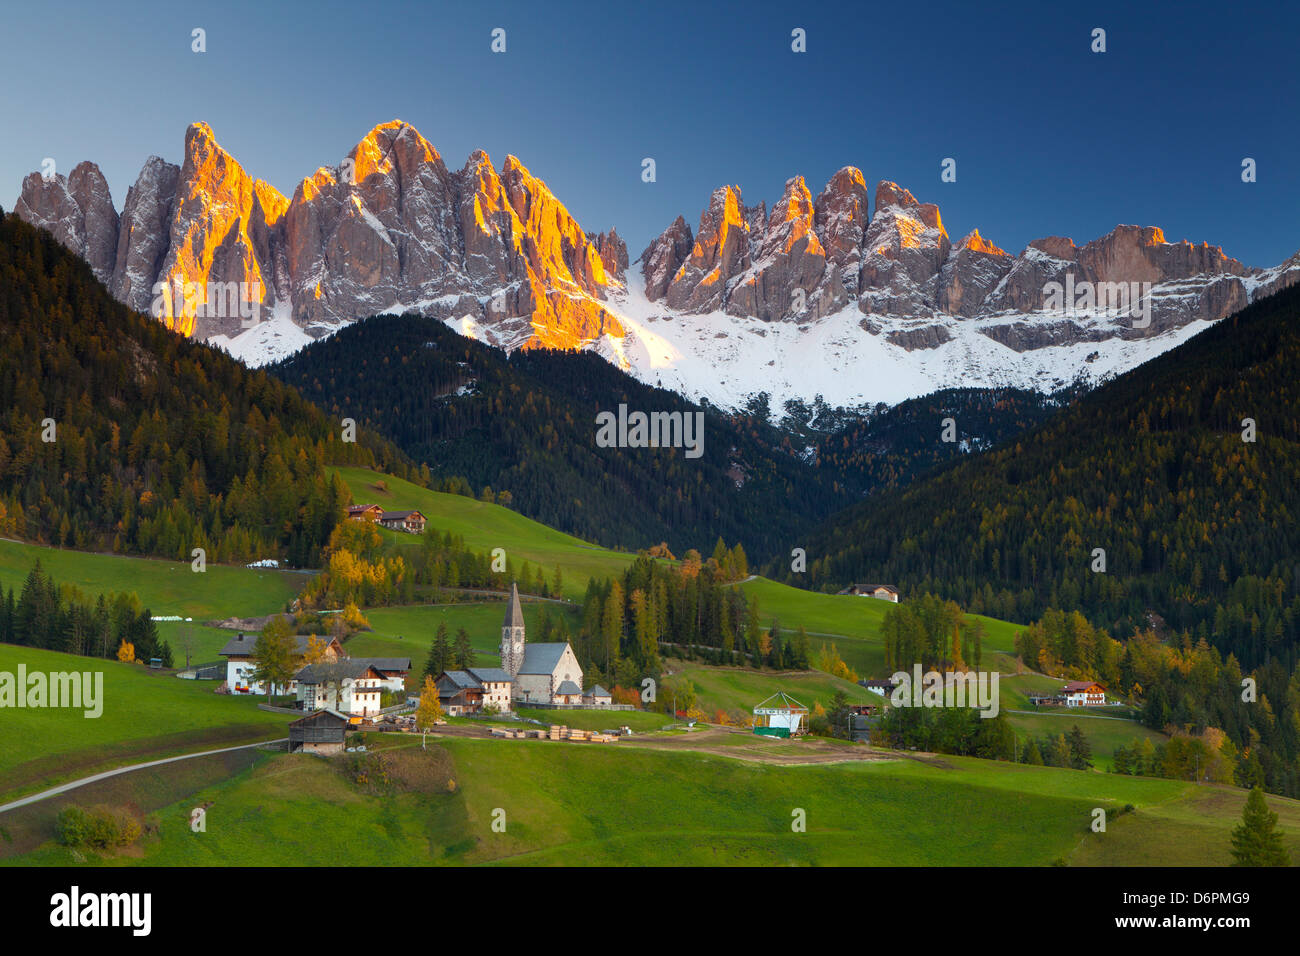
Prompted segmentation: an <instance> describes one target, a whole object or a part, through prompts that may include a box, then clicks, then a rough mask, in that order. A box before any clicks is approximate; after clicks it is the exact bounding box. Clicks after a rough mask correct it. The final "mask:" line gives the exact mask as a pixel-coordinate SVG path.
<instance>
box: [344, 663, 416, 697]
mask: <svg viewBox="0 0 1300 956" xmlns="http://www.w3.org/2000/svg"><path fill="white" fill-rule="evenodd" d="M349 660H351V661H353V662H354V663H357V664H369V665H370V666H371V667H373V668H374V669H375V671H376V672H377V673H378V674H379V676H380V678H381V680H382V683H381V685H380V686H382V687H383V689H384V690H386V691H391V692H393V693H400V692H402V691H404V690H406V675H407V674H409V673H410V672H411V659H410V658H409V657H352V658H349Z"/></svg>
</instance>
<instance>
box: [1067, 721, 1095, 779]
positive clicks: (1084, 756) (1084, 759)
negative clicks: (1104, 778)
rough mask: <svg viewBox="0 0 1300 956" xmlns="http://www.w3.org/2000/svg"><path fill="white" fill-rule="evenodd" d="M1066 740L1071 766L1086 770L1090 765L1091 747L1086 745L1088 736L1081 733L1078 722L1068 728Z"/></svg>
mask: <svg viewBox="0 0 1300 956" xmlns="http://www.w3.org/2000/svg"><path fill="white" fill-rule="evenodd" d="M1066 742H1067V743H1068V744H1069V745H1070V766H1071V767H1073V768H1074V769H1075V770H1087V769H1088V768H1089V767H1091V766H1092V748H1091V747H1089V746H1088V738H1087V737H1085V736H1084V735H1083V731H1082V730H1080V729H1079V725H1078V724H1075V725H1074V727H1073V729H1071V730H1070V733H1069V735H1068V736H1067V737H1066Z"/></svg>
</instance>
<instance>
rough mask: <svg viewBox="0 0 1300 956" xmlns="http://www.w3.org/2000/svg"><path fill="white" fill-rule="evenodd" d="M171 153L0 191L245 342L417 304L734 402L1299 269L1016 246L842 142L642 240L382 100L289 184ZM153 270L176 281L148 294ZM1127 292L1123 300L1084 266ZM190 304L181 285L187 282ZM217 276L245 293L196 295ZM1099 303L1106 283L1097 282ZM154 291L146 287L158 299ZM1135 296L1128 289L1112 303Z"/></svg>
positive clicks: (187, 327) (936, 359) (471, 330)
mask: <svg viewBox="0 0 1300 956" xmlns="http://www.w3.org/2000/svg"><path fill="white" fill-rule="evenodd" d="M180 159H181V162H180V163H179V164H173V163H169V162H166V161H165V160H163V159H160V158H158V157H156V156H153V157H150V158H149V159H148V160H147V161H146V162H145V164H144V167H143V169H142V170H141V171H140V175H139V177H138V178H137V180H136V182H135V184H134V185H133V186H132V187H131V188H130V190H129V191H128V192H127V196H126V203H125V205H124V207H123V208H122V211H121V214H120V216H119V215H118V213H117V212H116V211H115V210H114V207H113V202H112V197H111V196H110V195H109V189H108V184H107V183H106V182H105V180H104V177H103V175H102V174H101V173H100V171H99V169H98V168H97V167H96V166H95V165H94V164H93V163H82V164H80V165H79V166H77V167H75V168H74V169H73V170H72V171H71V173H69V174H68V175H67V176H66V177H64V176H63V175H51V176H50V177H49V178H48V179H46V178H44V177H43V176H41V175H40V174H36V173H33V174H32V175H29V176H28V177H27V178H26V179H25V180H24V181H23V185H22V192H21V195H20V196H19V198H18V200H17V203H16V206H15V213H16V214H17V215H18V216H19V217H21V218H23V219H25V220H26V221H28V222H30V223H33V224H35V225H38V226H42V227H44V228H46V229H48V230H49V231H50V232H51V233H52V234H53V235H54V236H55V237H56V238H57V239H58V241H60V242H62V243H63V244H64V245H66V246H68V247H69V248H70V249H73V250H74V251H76V252H77V253H78V254H79V255H81V256H82V257H83V258H84V259H85V260H86V262H87V263H89V266H90V268H91V269H92V270H93V272H94V274H95V276H96V277H97V278H98V279H99V280H100V281H101V282H103V283H104V284H105V285H106V286H107V287H108V288H109V290H110V291H111V292H112V294H113V295H114V296H116V297H117V298H118V299H119V300H120V301H122V302H124V303H126V304H127V305H129V306H130V307H132V308H134V309H138V310H140V311H146V312H152V313H154V314H155V315H159V317H160V318H161V319H162V320H163V321H164V322H166V323H167V324H168V325H169V326H170V327H171V328H173V329H176V330H177V331H179V332H182V333H184V334H187V335H192V336H195V337H199V338H204V339H210V340H212V341H214V342H216V343H217V344H221V345H223V346H226V347H228V348H230V349H231V351H232V352H233V353H234V354H235V355H237V356H239V357H241V358H244V359H245V360H246V361H248V362H250V363H251V364H262V363H265V362H267V361H272V360H274V359H277V358H281V357H283V356H285V355H287V354H289V353H291V352H292V351H294V350H296V349H297V348H300V347H301V346H302V345H304V344H306V343H307V342H309V341H311V339H313V338H319V337H321V336H323V335H328V334H330V333H332V332H333V331H335V330H336V329H338V328H340V327H342V326H343V325H345V324H347V323H349V322H353V321H355V320H357V319H361V318H365V317H367V316H371V315H376V314H381V313H385V312H417V313H420V314H423V315H428V316H432V317H434V318H438V319H441V320H442V321H444V322H447V323H448V324H449V325H451V326H453V327H454V328H456V329H457V331H459V332H461V333H463V334H465V335H469V336H472V337H475V338H477V339H480V340H482V341H485V342H487V343H489V344H492V345H497V346H500V347H502V348H505V349H515V348H530V347H549V348H559V349H582V348H589V349H594V350H596V351H598V352H599V353H600V354H601V355H603V356H604V357H605V358H607V359H608V360H610V361H611V362H614V363H616V364H618V365H620V367H622V368H624V369H626V370H628V371H630V372H631V373H632V374H634V375H636V376H638V377H640V378H641V379H642V380H643V381H646V382H647V383H650V384H656V385H664V386H665V387H669V388H674V389H676V390H677V391H679V392H681V393H682V394H684V395H687V396H688V397H692V398H708V399H709V400H710V401H712V402H715V403H717V404H720V405H723V406H725V407H731V408H741V407H744V406H745V405H746V402H747V399H748V398H749V397H751V396H753V395H755V394H756V393H757V392H759V391H766V392H769V393H770V397H771V400H772V401H771V405H770V407H772V408H777V409H779V408H781V407H782V403H783V402H785V401H786V400H788V399H791V398H797V399H800V400H809V399H812V398H814V397H815V396H818V395H821V396H823V397H825V398H826V399H827V400H829V401H831V402H833V403H842V404H845V405H853V404H860V403H865V402H876V401H899V400H902V399H903V398H907V397H912V396H916V395H922V394H925V393H926V392H929V391H933V390H935V389H937V388H943V387H950V386H957V385H985V386H988V385H995V384H1015V385H1018V386H1020V387H1033V388H1043V389H1048V390H1050V389H1053V388H1058V387H1060V386H1062V385H1064V384H1067V383H1068V382H1070V381H1073V380H1074V379H1075V378H1076V377H1078V376H1079V375H1081V374H1082V375H1086V376H1088V377H1091V378H1094V379H1098V378H1102V377H1105V376H1106V375H1110V374H1114V373H1117V372H1121V371H1124V370H1126V369H1127V368H1131V367H1133V366H1134V365H1136V364H1139V363H1140V362H1142V361H1145V360H1146V359H1148V358H1150V357H1152V356H1154V355H1156V354H1159V352H1161V351H1163V350H1164V349H1166V348H1170V347H1172V346H1173V345H1176V344H1177V343H1178V342H1179V341H1181V340H1183V339H1185V338H1187V337H1189V336H1190V335H1192V334H1194V332H1195V331H1196V330H1197V323H1198V322H1204V321H1215V320H1218V319H1220V318H1223V317H1224V316H1226V315H1229V314H1231V313H1233V312H1234V311H1236V310H1238V309H1240V308H1241V307H1243V306H1245V305H1247V304H1248V303H1250V302H1252V301H1254V300H1255V299H1257V298H1259V297H1260V296H1262V295H1267V294H1269V293H1271V292H1275V291H1277V290H1279V289H1281V288H1284V287H1286V286H1289V285H1292V284H1294V283H1295V282H1297V281H1300V253H1297V254H1296V255H1295V256H1293V257H1292V258H1291V259H1289V260H1287V261H1286V262H1284V263H1282V264H1281V265H1278V266H1275V267H1273V268H1271V269H1256V268H1249V267H1246V266H1244V265H1242V264H1241V263H1240V262H1238V261H1237V260H1235V259H1232V258H1230V257H1228V256H1226V255H1224V253H1223V251H1222V250H1221V249H1219V248H1218V247H1215V246H1210V245H1208V244H1202V245H1194V244H1192V243H1190V242H1172V243H1171V242H1168V241H1166V239H1165V236H1164V234H1163V233H1162V232H1161V230H1159V229H1157V228H1154V227H1150V226H1145V227H1144V226H1132V225H1121V226H1116V227H1115V228H1114V229H1113V230H1111V232H1110V233H1108V234H1107V235H1105V236H1102V237H1101V238H1098V239H1094V240H1092V241H1091V242H1087V243H1085V244H1083V245H1076V244H1075V243H1074V241H1073V240H1071V239H1068V238H1065V237H1062V236H1047V237H1045V238H1043V239H1036V240H1034V241H1032V242H1030V243H1029V244H1028V245H1027V246H1026V247H1025V248H1024V249H1023V250H1021V251H1020V253H1019V254H1017V255H1013V254H1011V253H1009V252H1007V251H1005V250H1003V249H1000V248H999V247H998V246H997V245H995V244H994V243H993V242H992V241H990V239H989V238H987V237H985V236H984V235H982V234H981V233H980V231H979V230H978V229H974V230H971V231H969V232H968V233H967V234H966V235H965V236H964V237H963V238H961V239H958V240H956V241H954V240H953V239H952V238H951V237H950V236H949V234H948V230H947V228H946V227H945V225H944V221H943V218H942V216H941V215H940V212H939V208H938V207H937V206H936V205H934V204H933V203H928V202H922V201H920V199H919V198H918V197H916V196H914V195H913V194H912V193H911V192H910V191H909V190H907V189H906V188H904V187H903V186H901V185H899V184H897V183H894V182H890V181H882V182H880V183H878V184H877V185H876V186H875V188H874V190H872V189H871V188H870V187H869V186H868V185H867V180H866V177H865V176H864V175H863V173H862V171H861V170H860V169H858V168H857V167H854V166H844V167H842V168H841V169H839V170H838V171H836V172H835V174H834V175H832V176H831V177H830V181H829V182H828V183H827V184H826V185H825V187H824V188H822V189H821V190H820V191H819V190H816V189H814V188H812V187H810V185H809V184H808V183H807V182H806V181H805V179H804V178H803V177H802V176H792V177H790V178H789V179H788V180H787V181H786V182H785V185H784V188H783V189H782V190H781V192H780V195H779V197H778V198H776V201H775V202H774V203H773V204H772V206H771V209H770V210H769V208H768V205H767V203H766V202H763V201H759V202H757V203H754V204H752V205H751V204H747V203H746V201H745V199H744V198H743V196H742V193H741V189H740V187H739V186H736V185H726V186H721V187H719V188H717V189H715V190H714V191H713V192H712V194H711V195H710V196H709V201H708V204H707V206H706V208H705V209H704V210H703V212H701V214H700V215H699V217H698V220H697V223H698V224H697V225H696V226H695V228H694V229H693V228H692V224H691V223H690V222H688V220H687V219H686V218H685V217H684V216H680V215H679V216H676V217H675V218H674V219H673V221H672V222H671V224H670V225H669V226H668V227H667V228H666V229H665V230H664V231H663V232H662V233H661V234H660V235H659V236H657V237H655V238H654V239H653V240H652V241H651V242H650V243H649V244H648V245H647V246H646V248H645V249H644V251H642V253H641V254H640V256H639V257H637V259H635V260H633V261H631V262H629V256H628V249H627V245H626V243H625V242H624V240H623V238H622V237H620V236H619V234H618V233H617V232H616V231H615V230H613V229H609V230H607V231H590V232H588V231H584V230H583V228H582V226H581V225H579V223H578V222H577V221H576V220H575V219H574V218H573V216H571V215H570V214H569V212H568V211H567V210H566V209H565V207H564V205H563V204H562V203H561V202H560V200H559V199H558V198H557V197H556V196H555V195H553V194H552V193H551V191H550V190H549V189H548V188H547V186H546V184H545V183H544V182H542V181H541V180H540V179H538V178H537V177H536V176H534V175H533V174H532V173H531V172H530V171H529V170H528V169H527V168H526V167H525V166H524V165H523V164H522V163H521V162H520V161H519V160H518V159H516V158H515V157H513V156H507V157H506V158H505V160H504V162H503V163H502V164H501V165H500V167H498V166H496V165H494V164H493V162H492V161H491V159H490V158H489V157H488V155H487V154H486V153H484V152H482V151H476V152H474V153H473V154H471V155H470V156H469V157H468V159H467V160H466V161H465V163H464V164H463V165H462V166H461V167H460V168H459V169H457V168H455V167H449V166H448V165H447V164H446V163H445V162H444V160H443V158H442V156H441V155H440V154H439V152H438V150H437V149H435V148H434V146H433V145H432V144H431V143H430V142H429V141H428V140H426V139H425V138H424V137H423V136H421V135H420V133H419V132H418V131H417V130H416V129H415V128H414V127H412V126H410V125H409V124H407V123H404V122H402V121H401V120H394V121H392V122H388V123H382V124H380V125H379V126H376V127H375V128H374V129H372V130H371V131H370V132H369V133H367V134H366V135H365V136H364V137H362V139H361V140H360V142H358V143H357V144H356V145H355V146H353V147H352V148H351V149H350V150H349V151H348V152H347V153H346V154H345V155H343V156H341V157H340V158H339V161H338V163H337V165H327V166H322V167H321V168H319V169H317V170H316V171H315V172H314V173H312V174H311V175H310V176H308V177H306V178H305V179H303V180H302V181H301V182H300V183H298V185H297V187H296V188H295V189H294V190H293V191H292V195H291V196H290V197H288V198H286V197H285V196H284V195H282V194H281V193H279V192H278V191H277V190H276V189H275V188H273V187H272V186H270V185H268V184H267V183H265V182H263V181H261V180H258V179H256V178H254V177H253V176H251V175H250V174H249V173H247V172H246V171H245V170H244V168H243V167H242V166H241V165H240V164H239V163H238V162H237V161H236V160H235V159H234V158H233V157H232V156H231V155H230V154H229V153H227V152H226V151H225V150H224V149H222V147H221V146H220V145H219V143H218V142H217V140H216V137H215V135H214V134H213V131H212V130H211V129H210V128H209V127H208V126H207V125H206V124H203V123H196V124H194V125H192V126H191V127H190V128H189V129H188V130H187V131H186V134H185V140H184V153H183V156H181V157H180ZM160 283H162V284H163V285H164V286H165V287H166V288H168V289H174V290H175V292H174V293H173V294H172V295H170V296H168V297H166V301H165V302H163V303H160V301H159V295H158V292H157V291H156V290H157V288H158V286H159V284H160ZM1084 285H1086V286H1089V287H1101V286H1109V287H1112V288H1111V290H1110V292H1108V293H1107V294H1108V295H1109V294H1111V293H1113V292H1114V291H1115V290H1117V289H1119V288H1120V287H1121V286H1122V287H1123V289H1124V290H1125V291H1127V290H1129V289H1137V290H1139V294H1140V295H1141V297H1142V298H1141V300H1140V304H1141V319H1142V321H1137V320H1136V319H1137V315H1136V314H1134V313H1130V314H1127V315H1125V314H1123V313H1122V312H1118V313H1108V312H1107V311H1106V310H1104V309H1100V308H1094V307H1093V306H1090V305H1089V304H1088V302H1089V301H1091V302H1093V305H1096V306H1099V305H1100V304H1101V302H1100V294H1099V295H1098V296H1094V297H1093V299H1092V300H1089V299H1087V298H1086V297H1085V298H1083V299H1078V298H1076V299H1073V300H1071V301H1069V302H1065V301H1064V300H1065V295H1066V294H1068V290H1075V289H1078V288H1080V287H1081V286H1084ZM190 289H196V290H198V298H199V300H200V301H201V302H202V303H203V304H204V305H205V306H206V307H205V308H202V309H199V310H197V311H191V310H190V309H189V302H188V301H187V296H188V294H189V293H188V291H186V292H185V294H184V295H183V294H182V290H190ZM232 289H233V290H236V292H237V295H238V297H239V298H240V299H241V303H242V304H246V305H248V306H250V307H255V310H254V311H255V313H256V314H255V317H254V318H253V320H252V323H251V325H250V322H249V316H247V315H245V314H244V313H243V311H242V305H241V307H237V308H235V309H233V310H231V309H228V308H227V309H224V310H223V309H221V308H217V309H213V308H211V306H212V305H213V304H214V300H215V301H216V302H217V303H226V302H227V301H228V296H229V294H230V292H229V290H232ZM1107 301H1108V302H1109V301H1110V300H1109V299H1107ZM160 304H162V305H164V306H165V307H164V308H161V309H160V308H159V306H160ZM1130 305H1131V303H1130Z"/></svg>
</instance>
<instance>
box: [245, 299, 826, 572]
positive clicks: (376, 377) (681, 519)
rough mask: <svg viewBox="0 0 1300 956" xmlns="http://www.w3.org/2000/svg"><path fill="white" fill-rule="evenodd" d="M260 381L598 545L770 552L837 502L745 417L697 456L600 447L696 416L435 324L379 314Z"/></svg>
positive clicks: (565, 358)
mask: <svg viewBox="0 0 1300 956" xmlns="http://www.w3.org/2000/svg"><path fill="white" fill-rule="evenodd" d="M271 371H272V372H273V373H274V374H276V375H278V376H280V377H281V378H283V379H284V380H285V381H286V382H289V383H290V384H292V385H295V386H297V387H298V388H299V389H301V391H302V393H303V394H304V395H305V396H306V397H308V398H310V399H312V400H313V401H315V402H316V403H318V404H319V405H321V407H323V408H325V409H327V410H328V411H330V412H331V413H332V414H334V415H337V416H340V417H342V416H350V417H353V418H355V419H356V420H357V421H358V422H365V423H369V424H371V425H373V426H374V427H376V428H378V429H380V430H382V431H383V432H384V434H386V435H387V436H388V437H390V438H392V439H393V440H394V441H395V442H397V443H398V444H399V445H400V446H401V447H402V448H403V450H405V451H406V452H407V453H408V454H410V455H411V456H412V457H413V458H415V459H416V460H420V461H427V462H428V463H429V464H430V466H431V468H432V469H433V470H434V472H435V473H436V474H438V475H442V476H447V475H457V476H464V477H466V478H467V479H468V480H469V481H470V482H471V483H472V484H473V486H474V488H475V489H476V490H477V489H480V488H482V487H483V486H488V487H490V488H491V489H493V490H494V491H495V492H498V493H499V492H500V491H502V490H505V491H508V492H509V493H510V497H509V503H510V505H511V507H513V508H515V509H517V510H518V511H520V512H522V513H523V514H526V515H528V516H529V517H531V518H535V519H536V520H538V521H541V522H543V523H545V524H548V525H551V526H552V527H556V528H560V529H562V530H564V531H567V532H570V533H572V534H576V535H579V536H581V537H584V538H587V539H588V540H594V541H598V542H600V543H601V544H605V545H610V546H622V547H627V548H642V547H646V546H649V545H653V544H657V543H659V542H661V541H666V542H667V543H668V544H669V545H670V546H671V547H672V548H673V549H674V550H685V549H687V548H690V547H697V548H707V547H711V546H712V543H713V542H714V541H715V540H716V539H717V538H718V536H719V535H721V536H723V537H725V538H727V539H728V540H733V539H734V540H740V541H743V542H744V545H745V547H746V548H747V549H749V550H751V551H754V550H757V551H759V553H762V554H771V553H772V552H773V550H774V549H777V548H780V547H782V546H783V545H784V542H785V541H787V540H789V537H790V535H791V534H793V532H794V529H795V528H796V527H798V526H800V525H802V524H806V523H809V522H813V521H816V520H818V519H819V518H821V517H823V516H824V515H826V514H828V513H829V512H830V511H832V510H834V509H836V508H838V507H842V506H843V505H845V504H847V503H849V502H850V501H851V500H852V495H851V494H850V491H849V489H847V488H845V487H844V486H843V485H842V484H840V483H838V482H837V481H836V480H835V476H833V475H827V474H826V473H824V472H820V471H818V470H817V469H816V468H814V467H812V466H810V465H809V464H808V463H806V462H805V461H803V460H802V459H801V458H800V457H799V455H798V453H797V452H798V450H797V449H795V448H794V447H792V446H791V445H790V443H789V441H788V440H787V439H786V437H785V436H784V435H783V434H781V433H780V432H779V431H778V430H777V429H775V428H773V427H771V426H770V425H768V424H766V423H765V422H762V421H760V420H759V419H756V418H752V417H746V416H727V415H723V414H721V413H720V412H718V410H716V409H713V408H707V407H706V408H704V409H702V410H703V411H704V413H705V427H704V442H703V455H702V456H701V457H699V458H688V457H686V456H685V454H684V452H683V450H682V449H680V448H602V447H598V446H597V444H596V440H595V438H596V415H597V413H599V412H602V411H610V412H616V411H617V409H618V406H619V405H620V404H626V405H627V407H628V411H629V412H631V411H642V412H658V411H663V412H681V413H683V414H689V413H692V412H695V411H700V410H701V409H700V408H699V407H698V406H694V405H691V404H690V403H689V402H687V401H686V400H685V399H683V398H681V397H680V396H679V395H677V394H675V393H673V392H670V391H666V390H663V389H656V388H651V387H649V386H647V385H643V384H641V383H640V382H638V381H636V380H635V379H633V378H631V377H630V376H628V375H626V374H624V373H623V372H621V371H619V370H618V369H617V368H615V367H614V366H613V365H611V364H610V363H609V362H607V361H606V360H605V359H603V358H601V357H600V356H598V355H594V354H592V353H589V352H559V351H548V350H543V349H528V350H521V351H518V352H515V353H514V354H512V355H510V356H507V355H506V354H505V353H504V352H502V351H500V350H499V349H495V348H491V347H489V346H486V345H483V344H481V343H479V342H476V341H473V340H471V339H467V338H465V337H463V336H460V335H458V334H456V333H455V332H453V331H452V330H450V329H449V328H447V326H446V325H444V324H443V323H442V322H440V321H438V320H436V319H430V318H423V317H417V316H414V315H408V316H401V317H397V316H378V317H375V318H371V319H366V320H365V321H362V322H357V323H355V324H354V325H351V326H349V327H348V328H345V329H343V330H341V331H340V332H338V333H337V334H336V335H334V336H332V337H331V338H329V339H327V340H325V341H322V342H317V343H314V344H312V345H309V346H308V347H307V348H305V349H303V350H302V351H301V352H299V353H298V354H297V355H295V356H294V357H292V358H290V359H287V360H286V361H285V362H283V363H281V364H279V365H277V366H272V368H271Z"/></svg>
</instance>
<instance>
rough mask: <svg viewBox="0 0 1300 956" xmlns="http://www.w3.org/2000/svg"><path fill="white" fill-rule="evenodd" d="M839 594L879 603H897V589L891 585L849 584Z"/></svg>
mask: <svg viewBox="0 0 1300 956" xmlns="http://www.w3.org/2000/svg"><path fill="white" fill-rule="evenodd" d="M839 593H840V594H856V595H857V596H858V597H873V598H877V599H879V600H881V601H892V602H894V603H895V604H897V603H898V588H896V587H894V586H893V585H892V584H850V585H849V586H848V587H846V588H845V589H844V590H842V591H840V592H839Z"/></svg>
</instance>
